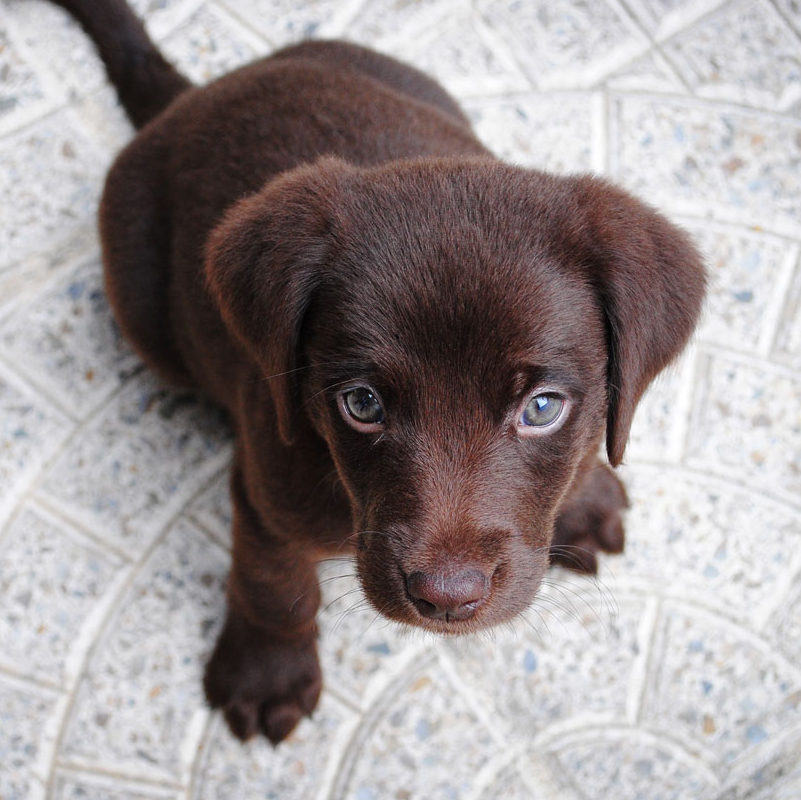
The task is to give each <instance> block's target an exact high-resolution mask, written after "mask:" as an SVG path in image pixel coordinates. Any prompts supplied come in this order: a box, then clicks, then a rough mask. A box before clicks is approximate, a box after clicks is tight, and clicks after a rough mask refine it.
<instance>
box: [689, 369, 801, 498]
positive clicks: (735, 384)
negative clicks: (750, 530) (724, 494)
mask: <svg viewBox="0 0 801 800" xmlns="http://www.w3.org/2000/svg"><path fill="white" fill-rule="evenodd" d="M700 374H701V375H702V376H703V381H704V387H703V388H702V390H701V391H699V393H698V395H697V396H696V398H695V401H694V409H693V415H692V418H691V422H690V426H691V430H692V431H693V437H692V441H691V443H690V448H689V451H688V458H687V460H688V463H690V464H691V465H693V466H697V467H699V468H700V469H704V470H709V471H710V472H711V473H712V474H719V475H729V476H731V477H732V478H734V479H735V480H738V479H739V480H742V476H743V475H744V474H745V475H747V481H748V484H749V486H750V487H759V488H760V489H762V490H765V491H768V492H770V493H776V495H777V496H780V497H781V496H786V497H788V498H795V499H796V500H797V498H798V497H799V495H801V379H799V378H798V377H794V376H792V375H790V374H787V373H786V372H784V371H779V370H776V369H771V368H770V367H768V366H763V365H762V364H753V363H751V362H747V361H744V360H740V359H738V358H735V357H731V356H728V355H723V354H721V355H716V356H708V357H706V358H705V359H704V360H703V361H702V362H701V364H700Z"/></svg>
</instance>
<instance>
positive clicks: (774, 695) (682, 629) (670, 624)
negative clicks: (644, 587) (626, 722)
mask: <svg viewBox="0 0 801 800" xmlns="http://www.w3.org/2000/svg"><path fill="white" fill-rule="evenodd" d="M651 659H652V663H653V665H654V670H653V673H652V676H651V678H650V681H649V685H648V688H647V692H646V699H645V704H644V712H643V721H644V723H645V724H646V725H647V726H648V727H649V728H651V729H653V730H659V731H664V732H665V733H666V734H667V733H669V734H670V735H671V736H673V737H679V738H680V740H681V741H682V742H683V743H684V746H685V747H687V748H688V749H689V750H690V751H692V750H694V749H697V750H698V751H700V752H705V753H707V754H708V756H707V757H712V758H713V759H714V763H715V765H716V771H717V773H718V777H719V778H721V779H722V778H725V777H726V776H727V775H728V774H729V771H730V770H731V769H733V768H735V767H736V764H737V762H738V761H742V760H744V759H747V758H749V757H750V756H752V755H753V753H754V751H755V750H756V749H757V748H760V749H761V748H762V747H763V746H764V747H768V746H769V745H770V743H772V741H773V740H776V739H779V738H780V737H781V735H782V734H783V733H784V732H785V731H787V730H788V729H789V728H790V727H791V726H793V725H796V724H797V722H798V718H799V717H798V713H799V706H800V705H801V678H800V677H799V674H798V671H797V670H795V669H793V668H791V667H790V665H789V664H788V663H787V662H786V661H783V660H782V659H780V658H777V657H776V655H775V654H774V653H773V652H772V651H770V650H769V649H768V648H767V647H765V645H764V642H762V641H761V640H759V639H757V638H756V637H754V636H753V634H751V633H750V632H749V631H747V630H745V629H744V628H737V627H734V626H730V625H728V624H726V623H725V622H724V621H723V620H722V619H720V618H719V617H715V616H713V615H710V614H707V613H705V612H700V611H696V610H694V609H691V608H689V607H684V606H672V605H670V606H667V607H666V608H665V611H664V614H663V618H662V620H661V623H660V625H659V628H658V632H657V636H656V638H655V644H654V652H653V654H652V657H651Z"/></svg>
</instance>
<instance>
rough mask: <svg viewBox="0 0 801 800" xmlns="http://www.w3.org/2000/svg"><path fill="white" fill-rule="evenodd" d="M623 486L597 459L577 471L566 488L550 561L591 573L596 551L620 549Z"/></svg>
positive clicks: (624, 504) (595, 566) (625, 502)
mask: <svg viewBox="0 0 801 800" xmlns="http://www.w3.org/2000/svg"><path fill="white" fill-rule="evenodd" d="M627 506H628V499H627V498H626V490H625V489H624V488H623V484H622V483H621V482H620V480H619V479H618V477H617V475H615V473H614V472H612V470H611V469H610V468H609V467H608V466H606V465H605V464H601V463H600V462H599V463H598V464H597V466H595V467H594V468H592V469H590V470H588V471H587V472H585V473H584V474H583V475H581V476H580V477H579V478H578V479H577V481H576V483H575V484H574V486H573V488H572V489H571V490H570V492H569V494H568V496H567V498H566V500H565V502H564V504H563V505H562V508H561V510H560V512H559V516H558V517H557V520H556V530H555V533H554V538H553V542H552V543H551V552H550V557H551V563H552V564H559V565H560V566H563V567H567V568H568V569H572V570H575V571H576V572H586V573H590V574H595V573H596V572H597V571H598V559H597V557H596V553H597V552H598V551H599V550H600V551H603V552H605V553H620V552H622V551H623V544H624V541H625V535H624V531H623V512H624V510H625V509H626V508H627Z"/></svg>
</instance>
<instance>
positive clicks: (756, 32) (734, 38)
mask: <svg viewBox="0 0 801 800" xmlns="http://www.w3.org/2000/svg"><path fill="white" fill-rule="evenodd" d="M664 47H665V52H666V53H667V54H669V55H670V56H671V58H672V60H673V63H674V64H675V65H676V67H677V69H679V70H681V72H682V74H683V76H684V78H685V80H686V81H687V82H688V84H689V85H690V87H691V88H692V90H693V91H694V92H697V93H698V94H699V95H701V96H703V97H710V98H714V99H716V100H729V101H731V102H736V103H744V104H747V105H751V106H754V107H757V108H760V107H762V108H768V109H772V110H782V109H786V108H788V107H789V106H790V105H792V104H793V103H795V102H797V101H798V100H799V99H801V42H799V40H798V37H797V36H795V35H794V34H793V32H792V31H790V30H788V28H787V26H786V25H785V24H784V22H783V21H782V19H781V18H780V17H779V16H778V14H776V13H775V11H774V10H773V8H772V6H771V4H770V3H769V2H766V1H765V0H739V1H738V2H733V3H728V4H726V5H725V6H724V7H723V8H721V10H720V11H719V12H718V13H716V14H713V15H712V16H710V17H707V18H706V19H704V20H703V22H700V23H698V24H697V25H695V26H693V27H692V28H691V29H690V30H689V31H685V32H683V33H681V34H679V35H678V36H676V37H675V38H674V39H673V40H671V41H670V42H668V43H666V44H665V46H664Z"/></svg>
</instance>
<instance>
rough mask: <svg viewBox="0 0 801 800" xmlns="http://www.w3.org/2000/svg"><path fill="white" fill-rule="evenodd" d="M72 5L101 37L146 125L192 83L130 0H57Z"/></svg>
mask: <svg viewBox="0 0 801 800" xmlns="http://www.w3.org/2000/svg"><path fill="white" fill-rule="evenodd" d="M52 1H53V2H54V3H55V4H56V5H59V6H61V7H62V8H64V9H66V10H67V11H69V13H70V14H72V16H73V17H75V19H77V20H78V22H80V23H81V25H82V26H83V29H84V30H85V31H86V33H87V34H88V35H89V37H90V38H91V39H92V41H93V42H94V43H95V46H96V47H97V50H98V52H99V53H100V57H101V58H102V59H103V63H104V64H105V65H106V71H107V72H108V76H109V78H110V79H111V82H112V83H113V84H114V87H115V88H116V90H117V94H118V95H119V98H120V102H121V103H122V105H123V107H124V108H125V111H126V113H127V114H128V117H129V118H130V120H131V122H133V124H134V125H135V126H136V127H137V128H141V127H142V126H143V125H145V124H146V123H147V122H149V121H150V120H151V119H153V117H155V116H156V115H158V114H159V113H160V112H161V111H162V110H163V109H164V108H166V107H167V106H168V105H169V104H170V103H171V102H172V100H173V99H174V98H175V97H177V96H178V95H179V94H180V93H181V92H183V91H184V90H185V89H188V88H189V87H190V86H191V83H190V82H189V81H188V80H187V79H186V78H184V76H183V75H181V74H180V73H179V72H178V71H177V70H176V69H175V67H173V66H172V64H170V63H169V62H168V61H167V60H166V59H165V58H164V56H163V55H162V54H161V53H160V52H159V50H158V48H157V47H156V45H155V44H153V42H152V41H151V39H150V37H149V36H148V35H147V31H145V28H144V26H143V25H142V23H141V22H140V21H139V19H138V18H137V17H136V15H135V14H134V13H133V11H131V9H130V8H129V7H128V5H127V4H126V2H125V0H52Z"/></svg>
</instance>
